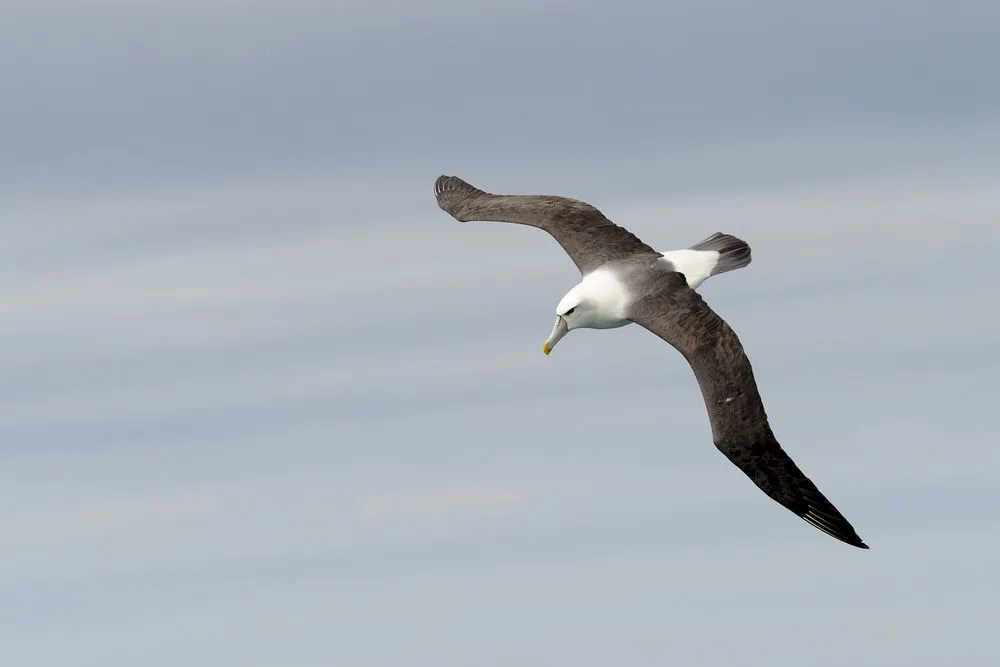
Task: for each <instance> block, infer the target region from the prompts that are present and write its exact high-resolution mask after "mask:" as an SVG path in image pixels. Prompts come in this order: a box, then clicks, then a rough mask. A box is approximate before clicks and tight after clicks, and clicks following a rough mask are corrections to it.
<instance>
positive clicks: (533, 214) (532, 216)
mask: <svg viewBox="0 0 1000 667" xmlns="http://www.w3.org/2000/svg"><path fill="white" fill-rule="evenodd" d="M434 195H435V197H437V202H438V206H440V207H441V208H442V209H443V210H444V211H446V212H447V213H448V214H449V215H451V216H452V217H453V218H455V219H456V220H458V221H460V222H466V221H469V220H484V221H494V222H512V223H516V224H519V225H529V226H531V227H538V228H539V229H543V230H545V231H546V232H548V233H549V234H551V235H552V237H553V238H554V239H555V240H556V241H557V242H558V243H559V245H561V246H562V248H563V250H565V251H566V254H567V255H569V257H570V259H572V260H573V263H574V264H576V267H577V268H578V269H579V270H580V273H583V274H586V273H589V272H590V271H592V270H594V269H596V268H597V267H598V266H600V265H602V264H604V263H605V262H607V261H610V260H613V259H622V258H625V257H630V256H632V255H635V254H639V253H655V252H656V251H655V250H653V249H652V248H650V247H649V246H648V245H646V244H645V243H643V242H642V241H640V240H639V239H638V238H637V237H636V236H635V235H634V234H632V233H631V232H629V231H628V230H627V229H624V228H623V227H619V226H618V225H616V224H615V223H613V222H611V221H610V220H608V219H607V218H606V217H604V214H602V213H601V212H600V211H599V210H597V209H596V208H594V207H593V206H591V205H590V204H587V203H586V202H582V201H578V200H576V199H569V198H567V197H557V196H553V195H495V194H491V193H489V192H484V191H482V190H480V189H479V188H476V187H473V186H472V185H469V184H468V183H466V182H465V181H463V180H462V179H460V178H458V177H457V176H439V177H438V179H437V181H436V182H435V183H434Z"/></svg>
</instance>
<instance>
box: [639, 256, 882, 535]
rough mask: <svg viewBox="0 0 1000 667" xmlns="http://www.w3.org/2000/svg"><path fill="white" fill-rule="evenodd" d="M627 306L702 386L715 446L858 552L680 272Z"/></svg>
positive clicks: (728, 332) (735, 341)
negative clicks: (781, 437) (770, 421)
mask: <svg viewBox="0 0 1000 667" xmlns="http://www.w3.org/2000/svg"><path fill="white" fill-rule="evenodd" d="M657 280H658V281H659V284H660V286H659V288H658V289H656V290H654V291H653V292H651V293H650V294H648V295H647V296H645V297H643V298H641V299H639V300H638V301H636V303H635V304H633V307H632V312H631V313H630V319H631V320H632V321H633V322H635V323H637V324H640V325H642V326H643V327H645V328H646V329H649V330H650V331H652V332H653V333H654V334H656V335H657V336H659V337H660V338H662V339H663V340H665V341H667V342H668V343H670V344H671V345H673V346H674V347H675V348H676V349H677V350H678V351H679V352H680V353H681V354H683V355H684V358H685V359H687V361H688V363H689V364H690V365H691V368H692V370H693V371H694V374H695V377H696V378H697V380H698V385H699V386H700V387H701V393H702V396H703V397H704V399H705V407H706V408H707V409H708V417H709V421H710V422H711V424H712V439H713V440H714V442H715V446H716V447H718V448H719V451H721V452H722V453H723V454H725V455H726V458H728V459H729V460H730V461H732V462H733V463H734V464H736V466H737V467H738V468H739V469H740V470H742V471H743V472H744V473H746V475H747V476H748V477H749V478H750V479H752V480H753V482H754V484H756V485H757V486H758V487H759V488H760V489H761V490H762V491H763V492H764V493H766V494H767V495H769V496H770V497H771V498H773V499H774V500H776V501H778V502H779V503H781V504H782V505H784V506H785V507H787V508H788V509H790V510H791V511H792V512H794V513H795V514H797V515H798V516H800V517H802V518H803V519H805V520H806V521H807V522H809V523H810V524H811V525H813V526H815V527H816V528H818V529H820V530H822V531H823V532H824V533H826V534H828V535H831V536H833V537H835V538H837V539H838V540H842V541H843V542H846V543H847V544H850V545H852V546H855V547H860V548H862V549H867V548H868V546H867V545H866V544H865V543H864V542H862V541H861V538H860V537H859V536H858V534H857V532H855V530H854V528H853V527H852V526H851V524H850V523H849V522H848V521H847V519H845V518H844V516H843V515H842V514H841V513H840V512H839V511H838V510H837V508H836V507H834V506H833V504H832V503H831V502H830V501H829V500H827V499H826V497H825V496H824V495H823V494H822V493H820V491H819V489H818V488H816V485H815V484H813V483H812V481H810V479H809V478H808V477H806V476H805V474H804V473H803V472H802V471H801V470H799V468H798V466H796V465H795V463H794V462H793V461H792V459H791V458H790V457H789V456H788V454H786V453H785V451H784V450H783V449H782V448H781V445H779V444H778V441H777V440H776V439H775V437H774V433H773V432H772V431H771V427H770V425H769V424H768V422H767V415H766V414H765V412H764V404H763V402H762V401H761V398H760V393H759V392H758V390H757V383H756V381H755V380H754V376H753V369H752V368H751V366H750V360H749V359H747V356H746V354H745V353H744V351H743V345H742V344H741V343H740V340H739V338H738V337H737V336H736V333H735V332H734V331H733V330H732V328H730V326H729V325H728V324H727V323H726V322H725V320H723V319H722V318H721V317H719V316H718V315H717V314H716V313H715V312H714V311H713V310H712V309H711V308H709V307H708V304H706V303H705V301H704V300H703V299H702V298H701V296H700V295H699V294H698V293H697V292H695V291H694V290H692V289H690V288H689V287H688V286H687V283H686V282H685V280H684V278H683V276H681V275H680V274H668V275H665V276H663V277H660V278H657Z"/></svg>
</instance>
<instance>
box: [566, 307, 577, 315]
mask: <svg viewBox="0 0 1000 667" xmlns="http://www.w3.org/2000/svg"><path fill="white" fill-rule="evenodd" d="M574 310H576V306H573V307H572V308H570V309H569V310H567V311H566V314H567V315H569V314H570V313H572V312H573V311H574Z"/></svg>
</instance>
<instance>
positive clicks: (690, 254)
mask: <svg viewBox="0 0 1000 667" xmlns="http://www.w3.org/2000/svg"><path fill="white" fill-rule="evenodd" d="M660 254H661V255H663V257H664V258H665V259H667V260H668V261H669V262H670V263H671V264H673V265H674V268H675V269H676V270H678V271H680V272H681V273H683V274H684V277H685V278H687V282H688V286H689V287H690V288H691V289H697V288H698V287H699V286H700V285H701V284H702V283H703V282H705V280H707V279H708V277H709V276H710V275H712V269H714V268H715V265H716V264H718V263H719V252H718V251H717V250H691V249H690V248H683V249H681V250H667V251H665V252H661V253H660Z"/></svg>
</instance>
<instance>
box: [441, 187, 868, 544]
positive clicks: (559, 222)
mask: <svg viewBox="0 0 1000 667" xmlns="http://www.w3.org/2000/svg"><path fill="white" fill-rule="evenodd" d="M434 194H435V196H436V197H437V202H438V206H440V207H441V209H443V210H444V211H445V212H447V213H448V214H449V215H451V216H452V217H453V218H455V219H456V220H458V221H459V222H467V221H470V220H480V221H493V222H511V223H516V224H521V225H528V226H531V227H537V228H539V229H541V230H544V231H546V232H548V233H549V234H550V235H551V236H552V237H553V238H555V240H556V241H557V242H558V243H559V245H560V246H562V248H563V250H565V251H566V254H568V255H569V257H570V259H571V260H572V261H573V263H574V264H576V267H577V268H578V269H579V271H580V274H581V276H582V279H581V281H580V282H579V283H578V284H577V285H576V286H574V287H573V288H572V289H570V290H569V291H568V292H567V293H566V295H565V296H564V297H563V298H562V299H561V300H560V301H559V304H558V305H557V306H556V321H555V325H554V326H553V328H552V333H551V334H550V335H549V337H548V339H546V341H545V343H544V344H543V346H542V349H543V351H544V352H545V353H546V354H548V353H549V352H551V351H552V348H553V347H554V346H555V345H556V343H558V342H559V340H560V339H561V338H562V337H563V336H565V335H566V334H567V333H568V332H569V331H572V330H573V329H580V328H592V329H611V328H616V327H621V326H625V325H627V324H630V323H632V322H634V323H636V324H639V325H640V326H642V327H645V328H646V329H648V330H649V331H651V332H652V333H654V334H656V335H657V336H659V337H660V338H662V339H663V340H665V341H666V342H668V343H670V345H672V346H673V347H674V348H675V349H676V350H677V351H679V352H680V353H681V354H682V355H683V356H684V358H685V359H686V360H687V362H688V364H689V365H690V366H691V369H692V370H693V371H694V375H695V378H696V379H697V381H698V386H699V387H700V388H701V393H702V397H703V398H704V399H705V407H706V409H707V410H708V418H709V422H710V423H711V427H712V440H713V441H714V443H715V446H716V447H717V448H718V449H719V451H721V452H722V453H723V454H724V455H725V456H726V458H728V459H729V460H730V461H732V462H733V464H735V465H736V467H738V468H739V469H740V470H742V471H743V472H744V473H745V474H746V475H747V477H749V478H750V479H751V480H752V481H753V482H754V484H756V485H757V486H758V487H759V488H760V490H761V491H763V492H764V493H766V494H767V495H768V496H770V497H771V498H772V499H774V500H775V501H777V502H778V503H780V504H781V505H783V506H784V507H786V508H787V509H789V510H791V511H792V512H794V513H795V514H796V515H797V516H799V517H801V518H802V519H804V520H805V521H806V522H808V523H809V524H811V525H812V526H814V527H816V528H818V529H819V530H821V531H823V532H824V533H826V534H828V535H831V536H832V537H835V538H837V539H838V540H841V541H843V542H845V543H847V544H850V545H851V546H855V547H859V548H861V549H867V548H868V545H866V544H865V543H864V542H863V541H862V540H861V538H860V537H859V536H858V534H857V532H856V531H855V530H854V528H853V527H852V526H851V524H850V522H848V520H847V519H845V518H844V516H843V515H842V514H841V513H840V512H839V511H838V510H837V508H836V507H834V506H833V504H832V503H831V502H830V501H829V500H827V499H826V497H825V496H824V495H823V494H822V493H820V491H819V489H818V488H816V485H815V484H813V482H812V481H810V479H809V478H808V477H806V475H805V474H804V473H803V472H802V471H801V470H799V468H798V466H796V465H795V463H794V462H793V461H792V459H791V457H789V456H788V454H786V453H785V451H784V450H783V449H782V448H781V445H779V444H778V441H777V439H775V437H774V433H773V432H772V430H771V426H770V424H769V423H768V420H767V415H766V413H765V412H764V404H763V402H762V401H761V397H760V393H759V391H758V389H757V383H756V381H755V380H754V376H753V369H752V368H751V366H750V360H749V359H747V356H746V354H745V353H744V351H743V345H742V344H741V343H740V340H739V338H738V337H737V336H736V333H735V332H734V331H733V330H732V328H731V327H730V326H729V324H727V323H726V321H725V320H723V319H722V318H721V317H719V316H718V315H717V314H716V313H715V312H714V311H713V310H712V309H711V308H709V306H708V304H706V303H705V301H704V299H702V297H701V296H700V295H699V294H698V292H696V291H695V288H696V287H698V285H700V284H701V283H702V282H703V281H704V280H706V279H707V278H708V277H709V276H712V275H716V274H718V273H723V272H726V271H731V270H734V269H738V268H741V267H743V266H746V265H747V264H749V263H750V248H749V246H748V245H747V244H746V243H745V242H743V241H741V240H740V239H737V238H735V237H733V236H729V235H727V234H715V235H713V236H710V237H709V238H707V239H705V241H702V242H701V243H700V244H696V245H695V246H692V247H691V248H687V249H684V250H679V251H669V252H657V251H655V250H653V249H652V248H651V247H649V246H648V245H646V244H645V243H643V242H642V241H641V240H639V238H637V237H636V236H635V235H634V234H632V233H631V232H629V231H628V230H626V229H624V228H623V227H620V226H618V225H616V224H615V223H613V222H611V221H610V220H608V218H606V217H605V216H604V215H603V214H602V213H601V212H600V211H599V210H597V208H595V207H594V206H591V205H590V204H587V203H586V202H582V201H579V200H576V199H570V198H567V197H559V196H553V195H497V194H492V193H489V192H484V191H483V190H480V189H479V188H476V187H474V186H472V185H470V184H468V183H466V182H465V181H463V180H462V179H460V178H458V177H456V176H440V177H438V179H437V181H436V182H435V184H434Z"/></svg>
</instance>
